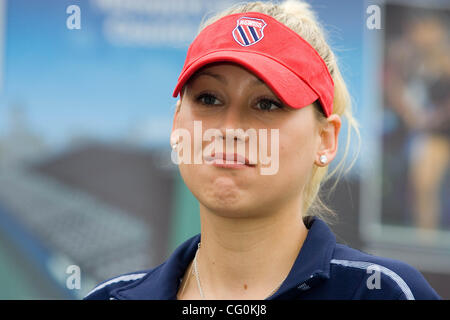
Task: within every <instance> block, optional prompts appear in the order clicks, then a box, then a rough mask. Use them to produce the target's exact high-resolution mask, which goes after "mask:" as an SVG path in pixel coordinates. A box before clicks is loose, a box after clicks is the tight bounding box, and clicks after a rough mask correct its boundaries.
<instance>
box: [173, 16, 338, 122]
mask: <svg viewBox="0 0 450 320" xmlns="http://www.w3.org/2000/svg"><path fill="white" fill-rule="evenodd" d="M215 62H234V63H237V64H239V65H242V66H243V67H245V68H247V69H248V70H249V71H251V72H252V73H254V74H255V75H256V76H257V77H259V78H260V79H261V80H263V81H264V82H265V83H266V84H267V85H268V87H269V88H270V89H271V90H272V91H273V92H274V93H275V94H276V95H277V96H278V97H279V98H280V100H281V101H282V102H283V103H284V104H286V105H288V106H290V107H292V108H295V109H299V108H302V107H305V106H307V105H310V104H311V103H313V102H314V101H316V100H319V102H320V104H321V106H322V108H323V111H324V113H325V115H326V116H327V117H328V116H329V115H330V114H331V113H332V111H333V96H334V83H333V79H332V78H331V75H330V73H329V71H328V68H327V66H326V64H325V62H324V61H323V59H322V58H321V57H320V55H319V54H318V53H317V51H316V50H315V49H314V48H313V47H312V46H311V45H310V44H309V43H308V42H306V41H305V40H304V39H303V38H302V37H300V36H299V35H298V34H297V33H295V32H294V31H292V30H291V29H289V28H288V27H286V26H285V25H284V24H282V23H280V22H278V21H277V20H276V19H274V18H272V17H270V16H268V15H265V14H262V13H259V12H246V13H238V14H231V15H228V16H225V17H223V18H221V19H219V20H218V21H216V22H214V23H213V24H211V25H209V26H207V27H206V28H204V29H203V30H202V31H201V32H200V33H199V35H198V36H197V37H196V38H195V39H194V41H193V42H192V43H191V45H190V46H189V49H188V52H187V56H186V61H185V63H184V66H183V70H182V71H181V74H180V76H179V78H178V82H177V85H176V87H175V90H174V91H173V97H177V96H178V94H179V93H180V91H181V89H182V88H183V86H184V84H185V83H186V82H187V81H188V80H189V78H190V77H191V76H192V75H193V74H194V73H195V72H196V71H197V70H199V69H200V68H201V67H203V66H205V65H207V64H210V63H215Z"/></svg>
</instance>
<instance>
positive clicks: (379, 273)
mask: <svg viewBox="0 0 450 320" xmlns="http://www.w3.org/2000/svg"><path fill="white" fill-rule="evenodd" d="M178 96H179V100H178V101H177V104H176V111H175V115H174V120H173V134H172V141H171V144H172V146H173V148H174V152H175V153H176V154H177V157H176V159H177V161H178V162H177V163H179V169H180V172H181V175H182V177H183V179H184V181H185V183H186V185H187V186H188V188H189V189H190V190H191V192H192V193H193V194H194V196H195V197H196V198H197V199H198V201H199V203H200V222H201V233H200V234H198V235H196V236H194V237H192V238H191V239H188V240H187V241H185V242H184V243H183V244H181V245H180V246H179V247H178V248H177V249H176V250H175V251H174V252H173V253H172V254H171V256H170V257H169V258H168V259H167V261H165V262H164V263H163V264H161V265H160V266H158V267H156V268H152V269H150V270H147V271H144V272H138V273H136V272H135V273H130V274H125V275H121V276H119V277H116V278H114V279H111V280H108V281H105V282H104V283H102V284H100V285H99V286H97V287H96V288H94V289H93V290H92V291H91V293H90V294H89V295H88V296H87V299H180V300H184V299H221V300H222V299H239V300H240V299H438V298H439V296H438V295H437V294H436V292H435V291H434V290H433V289H432V288H431V287H430V285H429V284H428V283H427V282H426V280H425V279H424V278H423V276H422V275H421V274H420V273H419V272H418V271H417V270H416V269H414V268H413V267H411V266H409V265H407V264H405V263H402V262H400V261H396V260H391V259H386V258H381V257H376V256H372V255H368V254H365V253H363V252H360V251H357V250H355V249H352V248H349V247H347V246H345V245H341V244H337V243H336V239H335V236H334V235H333V233H332V232H331V230H330V229H329V227H328V226H327V224H326V223H325V219H326V217H327V215H328V214H330V213H331V210H329V209H327V208H326V206H325V205H324V204H323V203H322V202H321V201H320V199H319V198H318V192H319V190H320V186H321V184H322V183H323V182H324V181H325V179H327V178H329V177H330V176H333V175H337V176H339V175H340V173H341V172H342V170H343V168H342V163H341V164H338V165H337V166H336V169H335V170H334V171H333V172H331V173H328V172H327V169H328V165H329V164H330V163H331V162H332V161H333V159H334V158H335V156H336V153H337V150H338V136H339V131H340V128H341V121H342V120H346V121H348V127H349V129H352V128H353V129H356V131H357V124H356V121H355V119H354V118H353V117H352V113H351V109H350V97H349V93H348V91H347V88H346V85H345V83H344V81H343V79H342V76H341V74H340V72H339V68H338V65H337V62H336V58H335V56H334V54H333V52H332V51H331V49H330V47H329V46H328V45H327V43H326V41H325V37H324V35H323V31H322V29H321V27H320V25H319V24H318V23H317V20H316V17H315V15H314V13H313V12H312V11H311V9H310V7H309V5H308V4H306V3H304V2H300V1H286V2H284V3H280V4H272V3H270V2H250V3H244V4H238V5H236V6H233V7H231V8H229V9H228V10H225V11H224V12H222V13H220V14H217V15H216V16H214V17H212V18H210V19H209V20H207V21H206V22H205V23H204V24H203V25H202V27H201V31H200V32H199V34H198V35H197V37H196V38H195V40H194V41H193V43H192V44H191V45H190V47H189V50H188V53H187V57H186V62H185V65H184V67H183V70H182V72H181V74H180V77H179V79H178V83H177V86H176V88H175V90H174V97H178ZM230 129H233V130H234V131H233V135H231V134H229V130H230ZM239 129H240V130H239ZM199 132H203V133H204V134H203V137H202V138H198V134H199ZM206 133H208V134H206ZM230 137H231V138H230ZM348 143H349V141H347V146H345V149H347V148H348ZM263 149H264V150H263ZM236 150H238V151H236ZM239 150H240V151H239ZM264 169H265V170H264Z"/></svg>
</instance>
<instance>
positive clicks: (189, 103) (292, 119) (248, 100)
mask: <svg viewBox="0 0 450 320" xmlns="http://www.w3.org/2000/svg"><path fill="white" fill-rule="evenodd" d="M299 94H301V93H299ZM178 103H179V104H180V105H179V108H178V109H177V111H176V113H175V117H174V123H173V130H175V129H181V128H183V129H186V130H187V131H185V132H189V135H190V138H191V141H190V142H189V143H188V146H189V147H190V152H191V157H190V159H191V161H190V163H191V164H186V163H180V164H179V169H180V172H181V175H182V177H183V179H184V181H185V183H186V185H187V186H188V188H189V189H190V190H191V192H192V193H193V194H194V196H195V197H196V198H197V199H198V200H199V202H200V203H201V204H202V205H203V206H205V207H206V208H208V209H209V210H211V211H212V212H215V213H216V214H219V215H221V216H227V217H256V216H261V215H270V214H271V213H272V212H275V211H277V210H280V208H282V207H283V206H284V205H288V203H290V204H292V201H301V198H300V195H301V193H302V190H303V187H304V185H305V183H306V181H307V179H308V177H309V175H310V174H311V171H312V169H313V166H314V162H316V160H317V158H318V152H319V148H320V142H321V139H320V130H319V128H320V126H319V122H318V120H317V119H316V115H315V114H314V113H315V111H314V108H313V105H309V106H307V107H304V108H301V109H293V108H290V107H288V106H285V105H283V104H282V103H281V101H280V100H279V99H278V98H277V96H276V95H275V94H274V93H273V92H272V91H271V90H270V89H269V87H268V86H267V85H266V84H264V83H263V82H262V81H261V80H259V78H258V77H256V76H255V75H253V74H252V73H251V72H249V71H248V70H247V69H245V68H243V67H241V66H239V65H236V64H232V63H220V64H213V65H208V66H206V67H204V68H202V69H201V70H199V71H198V72H197V73H196V74H195V75H194V76H192V77H191V79H190V80H189V83H188V84H187V85H186V87H185V90H184V91H183V93H182V95H181V97H180V101H179V102H178ZM194 121H201V133H200V131H199V124H200V122H198V123H197V125H196V126H197V129H196V130H194ZM208 129H217V130H218V131H217V130H216V132H220V133H221V135H222V137H223V139H221V137H220V136H218V137H215V138H214V137H213V138H209V139H202V137H201V136H200V137H199V136H198V135H199V133H200V134H205V132H206V131H207V130H208ZM226 129H242V130H243V131H246V130H248V129H253V130H255V131H254V132H256V133H257V141H258V143H257V144H253V146H254V147H255V148H253V149H252V148H251V147H250V145H251V144H252V143H254V142H255V140H252V142H251V141H250V138H249V137H247V138H245V136H244V135H239V134H238V135H237V136H235V137H234V138H232V139H229V140H228V141H227V140H226V139H227V138H226V132H227V131H226ZM260 129H266V133H267V134H264V132H261V131H260ZM272 129H275V130H272ZM194 131H195V132H194ZM276 131H278V139H277V137H276ZM247 132H250V131H247ZM196 135H197V136H196ZM264 136H265V137H266V139H265V141H266V142H267V147H266V148H265V150H263V149H264V148H262V147H261V145H260V144H261V143H262V145H264V143H263V142H264V139H263V140H261V139H262V138H264ZM196 139H197V141H200V142H197V143H196V142H194V140H196ZM199 139H200V140H199ZM216 139H217V140H216ZM184 142H187V140H185V141H184ZM215 143H218V144H220V145H221V146H222V152H223V153H228V154H229V153H231V154H232V155H233V153H238V154H240V155H242V156H245V157H246V158H247V159H255V157H256V160H257V161H256V164H255V165H253V166H251V165H242V164H241V163H234V164H233V165H231V166H223V165H220V164H219V165H217V164H216V165H214V164H210V163H206V160H207V159H206V158H205V157H204V156H202V154H204V152H205V150H208V154H212V153H211V151H212V152H214V150H215V149H214V148H213V146H217V144H215ZM238 145H240V147H242V146H244V148H245V154H243V153H242V152H238V150H239V147H238ZM185 146H186V145H184V147H185ZM184 147H183V149H184ZM233 147H234V149H231V148H233ZM240 150H242V149H240ZM219 151H221V150H220V149H218V150H216V151H215V152H216V153H218V152H219ZM183 152H184V151H183ZM260 153H262V155H264V156H266V157H267V158H265V159H266V160H264V158H262V157H261V154H260ZM196 156H197V157H201V159H202V160H203V161H201V164H195V163H194V157H196ZM232 157H233V156H232ZM198 159H199V158H197V160H198ZM234 159H235V160H236V159H237V158H234ZM267 159H270V161H271V163H267V162H266V164H264V163H263V162H264V161H267ZM231 160H233V158H231ZM197 162H198V161H197ZM276 162H278V163H276ZM269 167H271V168H272V169H270V170H267V168H269ZM263 168H266V174H262V170H263ZM267 172H269V174H268V173H267ZM299 203H300V202H299Z"/></svg>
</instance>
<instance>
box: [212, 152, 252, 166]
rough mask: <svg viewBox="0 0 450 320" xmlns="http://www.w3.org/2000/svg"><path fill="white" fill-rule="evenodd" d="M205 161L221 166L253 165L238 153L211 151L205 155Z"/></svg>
mask: <svg viewBox="0 0 450 320" xmlns="http://www.w3.org/2000/svg"><path fill="white" fill-rule="evenodd" d="M205 161H206V163H208V164H212V165H213V166H216V167H222V168H245V167H255V166H256V165H255V164H251V163H250V161H249V160H248V159H247V158H246V157H244V156H242V155H240V154H238V153H221V152H219V153H214V152H213V153H212V154H211V156H206V157H205Z"/></svg>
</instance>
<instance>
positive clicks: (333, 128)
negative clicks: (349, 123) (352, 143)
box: [315, 114, 341, 167]
mask: <svg viewBox="0 0 450 320" xmlns="http://www.w3.org/2000/svg"><path fill="white" fill-rule="evenodd" d="M340 129H341V118H340V117H339V115H337V114H332V115H330V116H329V117H328V118H326V121H324V122H323V124H321V127H320V129H319V130H320V144H319V148H318V150H317V154H316V160H315V164H316V165H318V166H320V167H324V166H327V165H328V164H329V163H330V162H331V161H332V160H333V159H334V158H335V157H336V154H337V150H338V138H339V130H340Z"/></svg>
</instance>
